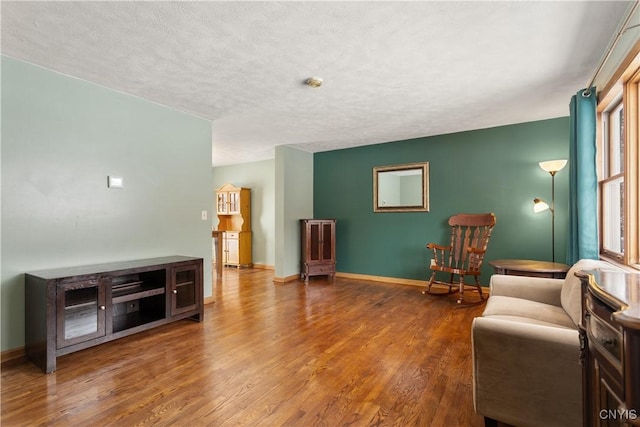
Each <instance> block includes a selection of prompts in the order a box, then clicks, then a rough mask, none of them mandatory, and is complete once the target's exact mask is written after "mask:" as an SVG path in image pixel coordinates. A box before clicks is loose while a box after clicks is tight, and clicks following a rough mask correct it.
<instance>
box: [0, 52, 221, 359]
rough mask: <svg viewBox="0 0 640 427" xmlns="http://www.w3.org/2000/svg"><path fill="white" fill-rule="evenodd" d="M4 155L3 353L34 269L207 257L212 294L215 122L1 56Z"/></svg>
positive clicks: (19, 323)
mask: <svg viewBox="0 0 640 427" xmlns="http://www.w3.org/2000/svg"><path fill="white" fill-rule="evenodd" d="M1 161H2V198H1V201H2V237H1V243H2V262H1V266H2V270H1V275H2V284H1V295H2V299H1V313H0V318H1V321H2V326H1V333H2V338H1V344H2V346H1V347H2V350H8V349H12V348H18V347H20V346H22V345H24V316H25V312H24V273H25V272H28V271H33V270H39V269H44V268H55V267H65V266H73V265H83V264H93V263H103V262H111V261H119V260H128V259H139V258H152V257H156V256H164V255H172V254H179V255H188V256H197V257H202V258H204V260H205V261H204V267H205V271H204V288H205V296H210V295H211V255H212V245H211V240H212V239H211V223H212V221H211V215H212V197H213V196H212V191H211V190H212V189H211V182H212V168H211V122H209V121H207V120H203V119H201V118H197V117H193V116H190V115H187V114H184V113H180V112H177V111H175V110H171V109H169V108H166V107H163V106H160V105H157V104H154V103H151V102H148V101H145V100H143V99H140V98H136V97H132V96H128V95H125V94H122V93H118V92H114V91H112V90H109V89H106V88H104V87H101V86H97V85H94V84H91V83H87V82H85V81H82V80H78V79H74V78H70V77H67V76H64V75H61V74H58V73H54V72H51V71H49V70H46V69H42V68H39V67H35V66H33V65H30V64H27V63H24V62H21V61H17V60H13V59H11V58H7V57H2V157H1ZM109 175H113V176H120V177H123V178H124V188H123V189H118V190H116V189H108V188H107V176H109ZM203 210H206V211H207V212H208V217H209V220H206V221H203V220H202V219H201V211H203Z"/></svg>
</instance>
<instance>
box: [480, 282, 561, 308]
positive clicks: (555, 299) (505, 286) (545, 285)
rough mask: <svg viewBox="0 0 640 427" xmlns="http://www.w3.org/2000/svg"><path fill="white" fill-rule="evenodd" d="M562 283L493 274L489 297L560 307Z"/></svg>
mask: <svg viewBox="0 0 640 427" xmlns="http://www.w3.org/2000/svg"><path fill="white" fill-rule="evenodd" d="M563 283H564V280H563V279H547V278H543V277H525V276H507V275H502V274H494V275H493V276H491V280H490V282H489V287H490V295H501V296H505V297H513V298H523V299H527V300H530V301H537V302H541V303H544V304H551V305H555V306H558V307H561V306H562V302H561V299H560V295H561V291H562V284H563Z"/></svg>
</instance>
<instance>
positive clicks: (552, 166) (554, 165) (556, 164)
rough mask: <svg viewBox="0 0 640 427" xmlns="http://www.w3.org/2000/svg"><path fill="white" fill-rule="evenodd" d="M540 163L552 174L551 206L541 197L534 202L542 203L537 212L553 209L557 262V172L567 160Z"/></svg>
mask: <svg viewBox="0 0 640 427" xmlns="http://www.w3.org/2000/svg"><path fill="white" fill-rule="evenodd" d="M538 164H539V165H540V168H542V170H544V171H546V172H549V174H550V175H551V207H549V206H546V203H544V202H542V200H540V199H534V200H533V202H534V203H535V205H542V206H541V207H539V208H537V209H536V212H542V211H543V210H546V209H547V208H549V210H550V211H551V260H552V261H553V262H556V173H557V172H558V171H559V170H561V169H562V168H564V167H565V166H566V164H567V161H566V160H549V161H546V162H540V163H538ZM541 202H542V203H541Z"/></svg>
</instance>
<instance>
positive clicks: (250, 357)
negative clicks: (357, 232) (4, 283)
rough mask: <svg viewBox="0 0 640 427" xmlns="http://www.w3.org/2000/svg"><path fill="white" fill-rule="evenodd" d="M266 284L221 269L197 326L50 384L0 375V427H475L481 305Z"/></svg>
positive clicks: (370, 285) (69, 365)
mask: <svg viewBox="0 0 640 427" xmlns="http://www.w3.org/2000/svg"><path fill="white" fill-rule="evenodd" d="M214 276H215V275H214ZM272 278H273V272H272V271H270V270H257V269H253V270H239V271H238V270H235V269H225V271H224V274H223V278H222V279H221V280H217V279H216V278H215V277H214V296H215V300H216V302H215V304H210V305H207V306H206V309H205V320H204V321H203V322H201V323H196V322H192V321H183V322H177V323H174V324H169V325H165V326H163V327H160V328H158V329H153V330H150V331H146V332H143V333H140V334H137V335H133V336H130V337H127V338H124V339H120V340H117V341H113V342H110V343H106V344H103V345H101V346H97V347H93V348H90V349H87V350H83V351H80V352H77V353H73V354H70V355H67V356H62V357H60V358H58V370H57V371H56V372H55V373H53V374H49V375H45V374H43V373H42V372H41V371H40V370H38V368H36V367H35V366H33V365H31V364H28V363H26V362H19V363H14V364H12V365H10V366H7V365H5V366H3V367H2V402H1V403H2V409H1V414H2V417H1V423H2V425H3V426H25V425H45V424H46V425H65V426H69V425H74V426H80V425H82V426H88V425H91V426H102V425H114V426H133V425H150V424H153V425H178V426H183V425H184V426H199V425H207V426H345V425H350V426H388V425H393V426H482V425H483V419H482V417H480V416H478V415H476V414H475V413H474V412H473V403H472V391H471V347H470V329H471V321H472V319H473V318H474V317H475V316H478V315H480V313H481V312H482V310H483V308H484V304H481V305H475V306H471V307H460V306H459V305H458V304H456V298H457V295H456V294H453V295H449V296H444V297H434V296H425V295H422V294H421V292H420V291H421V289H420V288H417V287H412V286H402V285H392V284H384V283H376V282H370V281H358V280H347V279H341V278H336V279H335V281H334V282H333V283H331V282H327V281H326V280H325V279H323V278H319V277H314V278H311V280H310V282H309V284H308V285H304V284H303V283H301V282H289V283H284V284H280V283H278V284H274V283H273V282H272ZM472 294H473V293H472V292H469V297H470V298H471V297H472ZM465 298H466V297H465Z"/></svg>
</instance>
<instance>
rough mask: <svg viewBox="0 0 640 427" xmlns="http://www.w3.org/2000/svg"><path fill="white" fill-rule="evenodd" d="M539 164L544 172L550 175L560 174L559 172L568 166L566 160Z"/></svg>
mask: <svg viewBox="0 0 640 427" xmlns="http://www.w3.org/2000/svg"><path fill="white" fill-rule="evenodd" d="M538 164H539V165H540V167H541V168H542V170H544V171H546V172H549V173H553V172H558V171H559V170H561V169H562V168H564V167H565V166H566V165H567V161H566V160H547V161H546V162H540V163H538Z"/></svg>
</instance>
